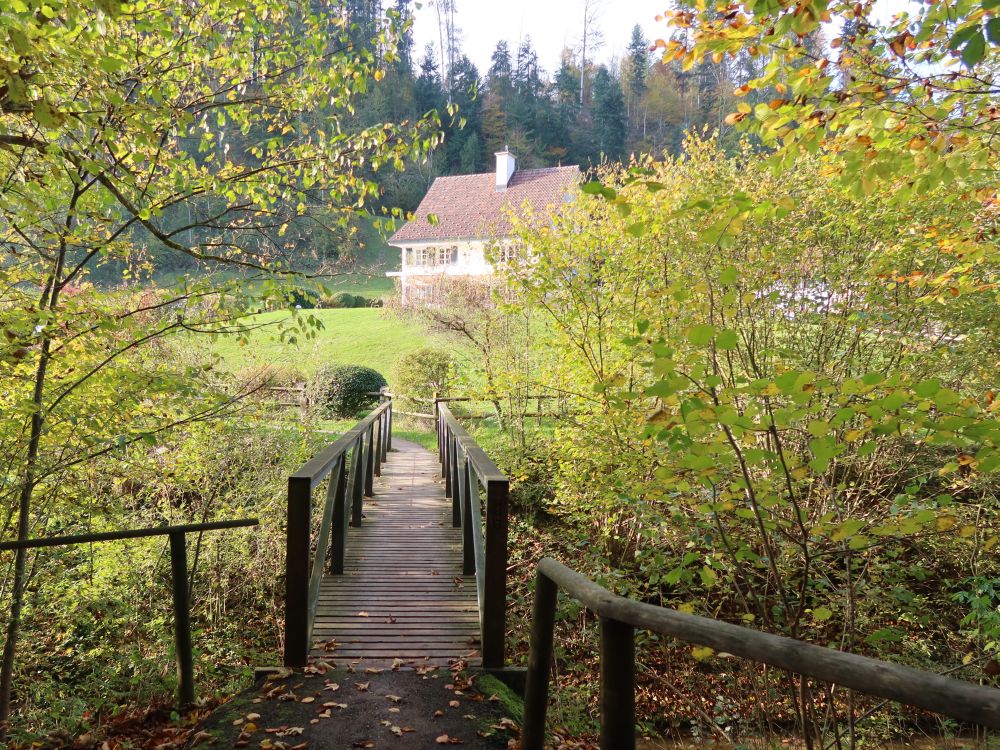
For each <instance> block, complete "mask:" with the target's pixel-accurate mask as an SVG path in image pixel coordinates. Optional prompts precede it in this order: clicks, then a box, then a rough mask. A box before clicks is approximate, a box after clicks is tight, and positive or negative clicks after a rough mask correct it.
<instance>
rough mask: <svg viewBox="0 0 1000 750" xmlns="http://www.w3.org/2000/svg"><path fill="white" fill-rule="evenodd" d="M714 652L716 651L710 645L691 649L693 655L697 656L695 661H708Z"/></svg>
mask: <svg viewBox="0 0 1000 750" xmlns="http://www.w3.org/2000/svg"><path fill="white" fill-rule="evenodd" d="M714 654H715V651H714V650H712V649H710V648H709V647H708V646H695V647H694V648H693V649H691V656H693V657H694V658H695V661H708V660H709V659H711V658H712V656H713V655H714Z"/></svg>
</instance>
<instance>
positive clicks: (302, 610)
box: [285, 477, 312, 667]
mask: <svg viewBox="0 0 1000 750" xmlns="http://www.w3.org/2000/svg"><path fill="white" fill-rule="evenodd" d="M311 505H312V482H311V481H310V479H309V478H308V477H289V478H288V516H287V518H288V527H287V530H286V532H285V666H286V667H301V666H305V663H306V660H307V657H308V655H309V633H308V632H307V631H308V628H309V624H308V623H309V536H310V528H309V526H310V519H309V515H310V510H311V508H310V506H311Z"/></svg>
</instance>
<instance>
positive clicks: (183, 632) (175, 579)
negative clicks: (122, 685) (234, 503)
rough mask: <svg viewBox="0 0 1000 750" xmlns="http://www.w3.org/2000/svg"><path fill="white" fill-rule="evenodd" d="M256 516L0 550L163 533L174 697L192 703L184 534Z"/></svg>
mask: <svg viewBox="0 0 1000 750" xmlns="http://www.w3.org/2000/svg"><path fill="white" fill-rule="evenodd" d="M258 523H259V522H258V520H257V519H256V518H248V519H242V520H239V521H212V522H209V523H189V524H182V525H178V526H157V527H154V528H149V529H126V530H123V531H104V532H98V533H96V534H74V535H72V536H53V537H48V538H45V539H21V540H19V541H13V542H0V552H5V551H8V550H19V549H39V548H42V547H62V546H72V545H74V544H94V543H99V542H114V541H120V540H122V539H143V538H148V537H154V536H166V537H169V539H170V573H171V579H172V583H173V605H174V652H175V659H176V663H177V700H178V703H180V704H181V705H187V704H190V703H194V698H195V695H194V655H193V653H192V648H191V615H190V612H189V611H188V606H189V599H190V594H189V591H188V585H187V544H186V540H185V535H186V534H196V533H200V532H203V531H220V530H222V529H238V528H242V527H247V526H257V525H258Z"/></svg>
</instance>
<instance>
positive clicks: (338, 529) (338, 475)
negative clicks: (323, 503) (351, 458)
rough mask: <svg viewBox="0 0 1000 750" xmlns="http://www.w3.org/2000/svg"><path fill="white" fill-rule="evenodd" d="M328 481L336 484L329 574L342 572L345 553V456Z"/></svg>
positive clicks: (346, 509)
mask: <svg viewBox="0 0 1000 750" xmlns="http://www.w3.org/2000/svg"><path fill="white" fill-rule="evenodd" d="M330 481H331V482H336V483H337V484H336V490H335V493H336V494H335V495H334V496H333V554H332V555H331V558H330V572H331V573H336V574H342V573H343V572H344V557H345V553H346V551H347V520H348V516H347V512H348V508H347V500H346V499H347V456H346V455H341V456H340V458H339V459H337V467H336V468H335V469H334V470H333V472H332V473H331V474H330Z"/></svg>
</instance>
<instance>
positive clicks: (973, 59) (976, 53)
mask: <svg viewBox="0 0 1000 750" xmlns="http://www.w3.org/2000/svg"><path fill="white" fill-rule="evenodd" d="M985 54H986V37H984V36H983V32H982V31H981V30H979V29H976V33H975V34H973V35H972V38H970V39H969V42H968V44H966V45H965V48H964V49H963V50H962V62H963V63H965V64H966V65H967V66H968V67H970V68H971V67H974V66H975V65H976V64H978V63H979V62H980V61H981V60H982V59H983V55H985Z"/></svg>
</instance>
